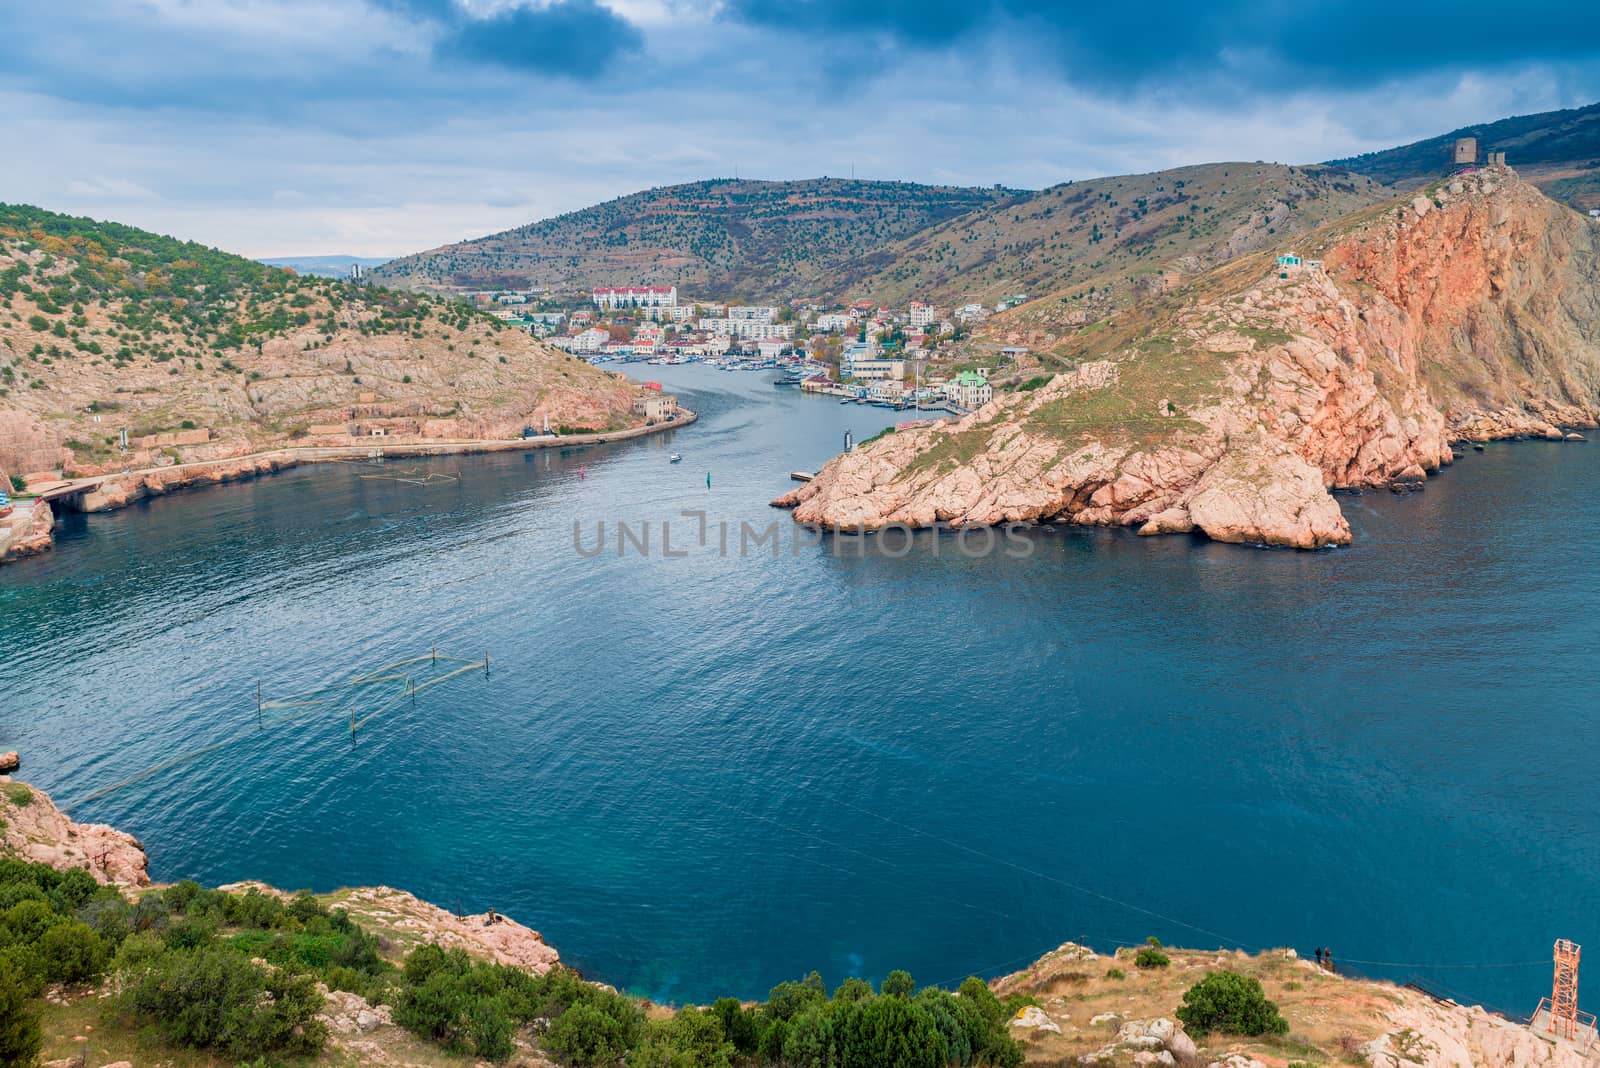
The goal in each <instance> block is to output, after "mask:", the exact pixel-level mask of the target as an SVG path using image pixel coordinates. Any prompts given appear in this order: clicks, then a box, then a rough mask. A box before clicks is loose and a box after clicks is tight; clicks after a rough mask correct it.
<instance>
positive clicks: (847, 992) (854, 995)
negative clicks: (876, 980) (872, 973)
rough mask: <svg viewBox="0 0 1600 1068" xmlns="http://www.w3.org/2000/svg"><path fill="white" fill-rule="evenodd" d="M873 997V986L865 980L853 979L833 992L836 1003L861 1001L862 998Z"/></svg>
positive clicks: (846, 981) (847, 980)
mask: <svg viewBox="0 0 1600 1068" xmlns="http://www.w3.org/2000/svg"><path fill="white" fill-rule="evenodd" d="M871 996H872V985H871V984H870V983H868V982H867V981H866V980H865V979H856V978H854V977H851V978H849V979H846V980H845V981H844V982H842V983H840V984H839V985H838V986H837V987H835V988H834V991H833V1000H835V1001H860V1000H861V999H862V998H870V997H871Z"/></svg>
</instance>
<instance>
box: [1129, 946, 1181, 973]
mask: <svg viewBox="0 0 1600 1068" xmlns="http://www.w3.org/2000/svg"><path fill="white" fill-rule="evenodd" d="M1133 963H1134V965H1135V966H1136V967H1139V968H1165V967H1166V966H1167V965H1169V964H1171V963H1172V961H1171V960H1170V959H1169V958H1168V957H1167V955H1166V954H1165V953H1163V952H1161V951H1160V950H1159V949H1153V948H1151V947H1150V946H1146V947H1145V948H1143V949H1141V950H1140V951H1139V952H1138V954H1137V955H1136V956H1135V957H1134V958H1133Z"/></svg>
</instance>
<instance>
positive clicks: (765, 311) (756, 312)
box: [728, 304, 778, 323]
mask: <svg viewBox="0 0 1600 1068" xmlns="http://www.w3.org/2000/svg"><path fill="white" fill-rule="evenodd" d="M777 317H778V309H777V308H764V307H760V306H758V305H754V304H730V305H728V318H729V319H757V320H760V321H761V322H763V323H770V322H772V321H773V320H774V319H776V318H777Z"/></svg>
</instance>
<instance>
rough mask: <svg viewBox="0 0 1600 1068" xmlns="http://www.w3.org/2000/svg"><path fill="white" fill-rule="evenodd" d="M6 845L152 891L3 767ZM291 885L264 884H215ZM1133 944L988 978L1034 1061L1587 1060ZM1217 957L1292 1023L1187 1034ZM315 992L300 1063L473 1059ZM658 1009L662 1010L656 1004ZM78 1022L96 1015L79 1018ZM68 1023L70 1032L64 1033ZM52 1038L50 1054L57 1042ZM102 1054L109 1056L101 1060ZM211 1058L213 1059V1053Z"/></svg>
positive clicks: (1412, 1007)
mask: <svg viewBox="0 0 1600 1068" xmlns="http://www.w3.org/2000/svg"><path fill="white" fill-rule="evenodd" d="M0 821H3V822H0V855H7V854H9V855H14V856H19V857H21V858H23V859H26V860H30V861H35V862H41V863H45V864H48V865H50V866H51V867H54V868H57V869H59V870H66V869H69V868H84V869H87V870H88V871H89V873H90V874H91V875H92V876H93V877H94V878H95V880H96V881H98V882H101V883H104V884H109V885H113V886H116V887H119V888H121V889H122V891H123V892H124V893H125V894H127V895H129V896H132V897H138V896H140V895H142V894H144V893H146V892H148V891H149V890H150V889H151V883H150V879H149V877H148V875H147V873H146V864H147V862H146V857H145V852H144V849H143V847H142V846H141V845H140V843H139V842H138V841H137V840H136V839H135V838H133V837H132V836H131V835H127V834H124V833H122V832H120V831H117V830H114V829H113V828H110V827H105V826H101V825H96V824H80V823H75V822H73V821H72V820H71V819H70V818H68V817H67V816H66V815H65V814H64V813H62V812H61V811H60V810H59V809H57V808H56V806H55V805H54V804H53V803H52V802H51V800H50V798H49V796H48V795H46V794H45V793H44V791H42V790H39V789H37V788H34V787H28V786H25V785H23V784H21V783H18V782H14V781H13V780H12V779H10V778H9V777H7V776H3V775H0ZM219 889H221V890H223V891H226V892H229V893H250V892H252V891H254V892H259V893H264V894H269V895H272V896H275V897H278V898H280V899H282V900H284V901H285V902H288V901H290V900H292V898H291V897H290V895H287V894H284V893H282V892H281V891H279V890H276V889H274V888H272V887H269V886H266V885H264V884H261V883H253V882H246V883H235V884H230V885H228V886H224V887H221V888H219ZM321 901H322V902H323V903H324V904H325V905H326V906H328V907H336V908H340V909H343V910H345V912H347V913H348V914H349V915H350V917H351V918H352V919H354V920H356V921H357V922H358V923H360V924H361V926H362V927H363V928H364V929H365V930H367V931H370V932H372V933H373V934H374V935H376V936H377V937H378V938H379V939H380V940H381V944H382V945H383V946H384V947H386V948H385V952H386V953H387V954H388V955H390V956H391V957H392V958H393V959H395V960H399V959H402V958H403V957H404V956H405V955H406V954H407V953H409V952H411V951H412V950H414V949H415V948H416V947H418V946H420V945H422V944H424V943H429V942H431V943H435V944H437V945H440V946H443V947H446V948H460V949H463V950H465V951H466V952H467V953H468V954H470V955H471V956H473V957H476V958H478V959H480V960H485V961H492V962H497V963H501V964H509V965H512V966H515V967H519V968H524V969H526V970H528V971H529V972H532V973H534V974H542V973H544V972H547V971H549V970H550V969H551V968H552V967H554V966H555V965H556V964H557V963H558V961H559V955H558V953H557V952H556V950H555V949H554V948H553V947H552V946H550V945H548V944H547V943H546V942H545V941H544V939H543V937H542V936H541V935H540V934H539V932H537V931H533V930H531V929H529V928H527V927H525V926H523V925H521V924H519V923H517V922H516V921H515V920H513V919H511V918H509V917H505V916H501V915H498V914H493V913H484V914H479V915H470V916H457V915H453V914H452V913H450V912H448V911H446V910H444V909H441V908H439V907H437V906H435V905H432V904H430V903H428V902H426V901H422V900H420V899H419V898H417V897H415V896H414V895H412V894H409V893H407V892H405V891H403V890H397V889H394V888H391V887H381V886H380V887H364V888H357V889H348V890H339V891H335V892H333V893H331V894H325V895H322V896H321ZM1135 957H1136V953H1135V950H1134V949H1132V948H1125V949H1121V950H1118V951H1117V952H1116V953H1114V954H1109V955H1104V954H1100V953H1097V952H1096V951H1095V950H1093V949H1091V948H1089V947H1088V946H1083V945H1077V944H1074V943H1070V942H1069V943H1065V944H1063V945H1061V946H1060V947H1058V948H1057V949H1055V950H1052V951H1051V952H1049V953H1047V954H1045V955H1044V956H1043V957H1041V958H1040V959H1038V960H1037V961H1034V962H1033V963H1032V964H1030V965H1028V966H1027V967H1026V968H1024V969H1023V970H1021V971H1018V972H1014V973H1012V974H1010V975H1006V976H1003V977H1001V978H998V979H995V980H993V981H992V982H991V983H990V986H991V987H992V988H993V989H994V991H995V993H996V994H997V995H999V996H1000V997H1002V998H1009V997H1011V996H1013V995H1022V996H1023V997H1022V999H1021V1000H1022V1001H1023V1002H1024V1003H1030V1004H1027V1007H1025V1008H1022V1009H1019V1010H1018V1011H1017V1012H1016V1014H1015V1016H1014V1017H1012V1018H1011V1020H1010V1023H1009V1028H1008V1030H1009V1031H1010V1032H1011V1034H1012V1035H1013V1036H1014V1037H1016V1038H1017V1039H1018V1040H1019V1041H1020V1042H1021V1043H1022V1048H1023V1051H1024V1053H1025V1059H1026V1062H1027V1063H1029V1064H1040V1065H1062V1064H1073V1065H1089V1066H1094V1065H1100V1066H1107V1068H1113V1066H1130V1068H1176V1066H1179V1065H1184V1066H1196V1068H1200V1066H1204V1068H1288V1066H1289V1065H1290V1064H1293V1063H1296V1062H1298V1063H1313V1064H1321V1063H1339V1062H1344V1063H1353V1064H1368V1065H1372V1066H1373V1068H1588V1062H1587V1061H1586V1060H1585V1059H1584V1058H1583V1056H1581V1055H1580V1054H1579V1053H1578V1052H1577V1051H1576V1050H1574V1049H1573V1048H1571V1047H1570V1046H1569V1045H1564V1044H1557V1043H1555V1042H1553V1041H1551V1040H1550V1039H1548V1038H1546V1037H1544V1036H1542V1035H1539V1034H1536V1033H1534V1032H1532V1031H1530V1030H1529V1029H1528V1028H1527V1027H1525V1026H1522V1025H1520V1024H1518V1023H1516V1022H1514V1021H1512V1020H1509V1019H1507V1018H1506V1017H1503V1016H1499V1015H1496V1014H1494V1013H1490V1012H1486V1011H1485V1010H1484V1009H1482V1008H1481V1007H1477V1006H1470V1005H1461V1004H1457V1003H1455V1002H1453V1001H1448V1000H1442V999H1439V998H1436V997H1433V996H1430V995H1428V994H1426V993H1424V992H1422V991H1421V990H1418V989H1413V988H1405V987H1397V986H1394V985H1392V984H1389V983H1384V982H1372V981H1367V980H1363V979H1359V978H1354V977H1350V976H1345V975H1341V974H1335V973H1333V972H1330V971H1327V970H1324V969H1323V968H1322V967H1321V966H1320V965H1318V964H1315V963H1313V962H1311V961H1308V960H1302V959H1300V958H1299V957H1298V955H1297V954H1296V953H1295V951H1293V950H1273V951H1267V952H1264V953H1260V954H1256V955H1248V954H1245V953H1241V952H1230V951H1227V950H1179V949H1167V950H1165V951H1164V952H1163V953H1162V954H1161V959H1163V960H1165V961H1166V963H1164V964H1162V965H1160V966H1159V967H1139V966H1136V965H1135ZM1219 970H1228V971H1232V972H1237V973H1239V974H1241V975H1246V976H1248V977H1250V978H1253V979H1256V980H1257V981H1258V982H1260V983H1261V984H1262V986H1263V988H1264V989H1265V990H1266V991H1267V993H1268V994H1269V996H1271V997H1272V998H1273V1000H1274V1001H1275V1002H1276V1003H1277V1004H1278V1005H1279V1007H1280V1009H1281V1012H1282V1014H1283V1016H1284V1017H1285V1019H1286V1020H1287V1022H1288V1024H1289V1027H1290V1031H1289V1033H1288V1034H1287V1035H1285V1036H1282V1037H1280V1036H1276V1035H1270V1034H1269V1035H1264V1036H1259V1037H1256V1038H1249V1037H1245V1036H1238V1035H1224V1034H1215V1033H1214V1034H1209V1035H1194V1036H1191V1035H1190V1034H1188V1033H1187V1032H1186V1030H1185V1028H1184V1025H1183V1024H1182V1023H1180V1022H1178V1021H1177V1020H1176V1019H1174V1018H1173V1017H1174V1010H1175V1008H1176V1006H1178V1005H1179V1004H1181V1002H1182V995H1183V992H1184V991H1185V990H1186V989H1187V988H1188V987H1190V986H1192V985H1193V984H1194V983H1195V982H1196V981H1198V980H1199V979H1201V978H1203V977H1204V976H1206V975H1207V974H1210V973H1212V972H1215V971H1219ZM319 990H320V992H321V995H322V997H323V998H324V999H325V1006H324V1008H323V1011H322V1013H321V1016H320V1019H321V1020H322V1021H323V1023H324V1024H325V1025H326V1027H327V1029H328V1033H329V1042H328V1045H327V1047H326V1048H325V1049H324V1050H323V1052H322V1053H321V1054H320V1055H319V1056H318V1057H317V1058H315V1059H314V1060H313V1061H310V1062H307V1063H318V1064H324V1063H325V1064H329V1065H342V1064H383V1065H402V1064H428V1065H437V1064H445V1063H449V1064H456V1063H459V1064H461V1065H463V1066H465V1065H470V1064H473V1063H474V1059H473V1058H472V1057H470V1056H456V1057H449V1058H446V1059H443V1060H441V1059H440V1057H441V1052H440V1051H439V1050H438V1048H437V1047H427V1046H425V1045H424V1044H423V1043H422V1042H421V1041H420V1040H419V1039H418V1038H417V1037H416V1036H415V1035H412V1034H410V1033H409V1032H407V1031H405V1030H403V1029H402V1028H400V1027H398V1026H397V1025H396V1023H395V1020H394V1014H393V1011H392V1008H391V1006H389V1005H388V1004H384V1003H374V1002H370V1001H368V1000H367V999H365V998H363V997H362V996H360V995H358V994H353V993H350V992H348V991H341V990H330V989H328V988H327V987H326V986H323V987H320V988H319ZM105 996H106V992H105V991H98V990H94V989H87V990H86V989H75V988H68V987H55V988H52V989H50V990H48V991H47V992H46V995H45V1000H46V1002H47V1003H48V1004H49V1005H50V1006H52V1012H51V1014H49V1015H48V1016H47V1034H46V1050H47V1053H46V1057H47V1065H59V1066H60V1068H67V1066H68V1065H69V1064H70V1065H74V1066H78V1068H81V1066H82V1065H84V1064H86V1063H87V1064H99V1063H101V1061H85V1060H84V1059H82V1058H80V1057H78V1056H77V1055H78V1054H81V1053H82V1052H83V1050H84V1049H85V1048H86V1046H85V1043H86V1042H87V1041H88V1039H87V1038H86V1035H87V1033H88V1032H90V1031H95V1026H94V1025H92V1024H89V1025H86V1023H85V1016H84V1014H83V1013H82V1012H80V1011H79V1009H78V1006H81V1005H83V1004H85V1003H87V1004H88V1005H90V1006H92V1005H93V1004H94V1003H95V1002H96V1001H98V1000H100V999H102V998H103V997H105ZM651 1011H652V1014H656V1015H660V1013H659V1010H656V1009H652V1010H651ZM87 1019H88V1020H91V1021H92V1020H94V1019H95V1017H94V1016H93V1015H92V1013H91V1014H90V1015H88V1017H87ZM103 1022H104V1024H105V1026H102V1027H101V1029H100V1031H98V1032H96V1035H95V1037H94V1040H93V1041H94V1043H96V1044H97V1048H117V1049H122V1048H129V1049H144V1048H145V1047H143V1046H142V1045H140V1044H139V1043H140V1042H141V1041H142V1040H140V1039H138V1038H136V1036H134V1035H131V1034H129V1035H121V1034H117V1033H115V1032H114V1031H110V1030H107V1028H109V1027H110V1026H111V1021H109V1020H107V1021H103ZM62 1029H64V1030H62ZM51 1051H54V1052H51ZM102 1060H103V1058H102ZM207 1063H209V1062H207ZM513 1063H516V1064H521V1065H527V1066H548V1065H550V1064H551V1063H552V1062H551V1061H550V1060H548V1059H547V1057H546V1056H545V1054H544V1052H543V1051H541V1049H540V1048H539V1044H538V1040H537V1036H535V1035H528V1036H519V1037H518V1038H517V1041H516V1049H515V1053H514V1056H513Z"/></svg>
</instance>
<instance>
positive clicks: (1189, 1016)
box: [1178, 971, 1289, 1038]
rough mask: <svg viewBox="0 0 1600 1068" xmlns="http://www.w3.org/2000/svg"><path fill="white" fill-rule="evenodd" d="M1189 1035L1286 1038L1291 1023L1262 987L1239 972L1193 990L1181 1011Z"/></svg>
mask: <svg viewBox="0 0 1600 1068" xmlns="http://www.w3.org/2000/svg"><path fill="white" fill-rule="evenodd" d="M1178 1019H1180V1020H1182V1021H1183V1025H1184V1027H1185V1028H1186V1029H1187V1030H1188V1032H1189V1034H1191V1035H1193V1036H1195V1037H1196V1038H1198V1037H1200V1036H1202V1035H1205V1034H1208V1033H1209V1032H1211V1031H1223V1032H1226V1033H1227V1034H1232V1035H1268V1034H1271V1035H1284V1034H1288V1033H1289V1023H1288V1021H1287V1020H1285V1019H1284V1018H1283V1017H1282V1016H1281V1015H1279V1013H1278V1006H1277V1005H1276V1004H1274V1003H1273V1002H1272V1001H1269V1000H1268V999H1267V995H1266V994H1265V993H1263V992H1262V990H1261V984H1260V983H1259V982H1257V981H1256V980H1254V979H1251V978H1250V977H1249V976H1244V975H1240V974H1239V973H1238V972H1227V971H1223V972H1213V973H1212V974H1210V975H1208V976H1206V977H1205V978H1204V979H1202V980H1200V981H1199V982H1198V983H1196V984H1195V985H1194V986H1192V987H1190V988H1189V989H1188V990H1187V991H1186V992H1185V993H1184V995H1183V1005H1182V1007H1181V1008H1179V1009H1178Z"/></svg>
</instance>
